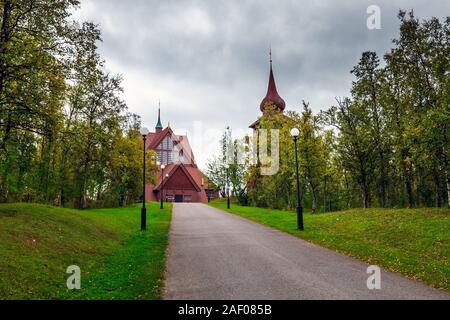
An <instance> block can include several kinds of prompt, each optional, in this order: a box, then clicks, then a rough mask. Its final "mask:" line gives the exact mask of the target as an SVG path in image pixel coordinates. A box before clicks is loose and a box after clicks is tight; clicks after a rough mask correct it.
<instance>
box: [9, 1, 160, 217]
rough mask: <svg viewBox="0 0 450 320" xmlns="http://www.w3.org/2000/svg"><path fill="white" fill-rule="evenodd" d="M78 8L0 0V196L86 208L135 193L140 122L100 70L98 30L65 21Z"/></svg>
mask: <svg viewBox="0 0 450 320" xmlns="http://www.w3.org/2000/svg"><path fill="white" fill-rule="evenodd" d="M78 4H79V3H78V1H76V0H57V1H54V0H52V1H50V0H4V1H2V2H1V3H0V9H1V10H0V12H1V16H0V19H1V20H0V21H1V29H0V105H1V108H0V202H17V201H27V202H30V201H34V202H41V203H49V204H58V205H61V206H75V207H79V208H87V207H89V206H91V207H92V206H95V207H99V206H117V205H126V204H128V203H132V202H134V201H135V200H138V199H139V198H140V197H141V193H140V192H139V186H140V185H141V182H142V158H141V157H140V155H141V154H142V153H143V151H142V144H139V134H138V133H137V130H136V129H137V128H138V127H139V126H140V120H139V118H138V117H137V116H136V115H132V114H128V113H127V112H126V105H125V103H124V102H123V101H122V99H121V94H122V91H123V90H122V87H121V81H122V80H121V77H120V76H117V75H110V74H108V73H107V72H106V71H105V69H104V66H103V65H104V62H103V61H102V60H101V58H100V56H99V54H98V52H97V43H98V41H101V37H100V30H99V29H98V27H97V26H96V25H95V24H93V23H90V22H86V23H82V24H80V23H77V22H74V21H72V20H71V14H72V13H73V11H74V9H75V8H76V7H77V6H78ZM115 161H117V162H118V163H115ZM149 168H150V166H149ZM149 173H150V174H149V177H150V179H153V176H154V172H153V171H150V172H149Z"/></svg>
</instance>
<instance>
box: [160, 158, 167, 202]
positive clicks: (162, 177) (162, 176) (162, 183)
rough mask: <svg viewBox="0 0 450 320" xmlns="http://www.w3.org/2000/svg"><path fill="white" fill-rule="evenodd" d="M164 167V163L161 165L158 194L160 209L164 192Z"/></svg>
mask: <svg viewBox="0 0 450 320" xmlns="http://www.w3.org/2000/svg"><path fill="white" fill-rule="evenodd" d="M165 168H166V166H165V165H163V164H162V165H161V195H160V197H159V198H160V201H161V205H160V209H164V203H163V194H164V169H165Z"/></svg>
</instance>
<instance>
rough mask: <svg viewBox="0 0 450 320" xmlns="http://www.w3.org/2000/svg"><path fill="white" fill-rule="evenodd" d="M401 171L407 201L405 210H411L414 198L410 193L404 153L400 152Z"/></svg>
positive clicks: (409, 177) (410, 187) (409, 179)
mask: <svg viewBox="0 0 450 320" xmlns="http://www.w3.org/2000/svg"><path fill="white" fill-rule="evenodd" d="M402 171H403V179H404V183H405V191H406V199H407V204H406V206H407V208H409V209H411V208H412V207H413V206H414V197H413V191H412V182H411V174H410V172H409V169H408V168H407V166H406V154H405V151H402Z"/></svg>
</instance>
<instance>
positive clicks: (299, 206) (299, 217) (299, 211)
mask: <svg viewBox="0 0 450 320" xmlns="http://www.w3.org/2000/svg"><path fill="white" fill-rule="evenodd" d="M299 135H300V130H298V129H297V128H294V129H292V130H291V136H292V137H293V138H294V146H295V168H296V177H297V228H298V230H300V231H303V230H305V227H304V225H303V208H302V196H301V192H300V176H299V173H298V151H297V147H298V146H297V144H298V136H299Z"/></svg>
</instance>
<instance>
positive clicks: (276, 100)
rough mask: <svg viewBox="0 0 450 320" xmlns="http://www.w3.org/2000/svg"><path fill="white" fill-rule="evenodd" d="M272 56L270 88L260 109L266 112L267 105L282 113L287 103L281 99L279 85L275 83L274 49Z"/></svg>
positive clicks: (270, 53)
mask: <svg viewBox="0 0 450 320" xmlns="http://www.w3.org/2000/svg"><path fill="white" fill-rule="evenodd" d="M269 56H270V75H269V86H268V89H267V95H266V97H265V98H264V100H263V101H262V102H261V105H260V108H261V111H262V112H264V110H265V108H266V105H267V104H269V103H270V104H273V105H275V106H276V107H277V108H278V109H279V110H280V111H281V112H283V111H284V109H285V108H286V102H284V100H283V98H281V97H280V95H279V94H278V91H277V85H276V83H275V76H274V75H273V60H272V47H271V48H270V52H269Z"/></svg>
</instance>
